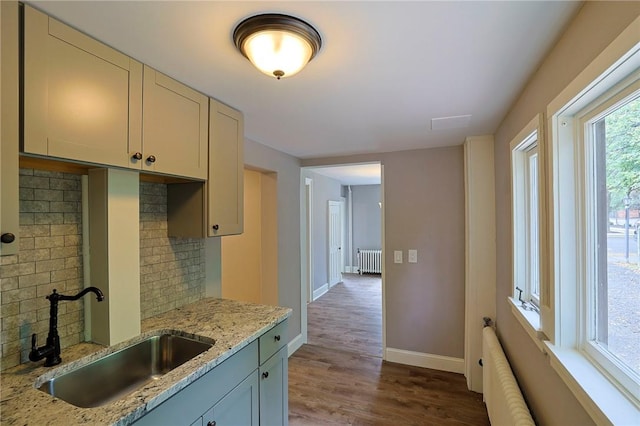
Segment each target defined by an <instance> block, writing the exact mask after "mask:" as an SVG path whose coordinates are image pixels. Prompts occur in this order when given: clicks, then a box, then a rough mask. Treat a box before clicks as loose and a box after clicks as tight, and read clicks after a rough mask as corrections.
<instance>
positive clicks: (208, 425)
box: [207, 420, 216, 426]
mask: <svg viewBox="0 0 640 426" xmlns="http://www.w3.org/2000/svg"><path fill="white" fill-rule="evenodd" d="M207 426H216V422H215V420H211V421H210V422H207Z"/></svg>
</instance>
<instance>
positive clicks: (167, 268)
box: [140, 182, 205, 319]
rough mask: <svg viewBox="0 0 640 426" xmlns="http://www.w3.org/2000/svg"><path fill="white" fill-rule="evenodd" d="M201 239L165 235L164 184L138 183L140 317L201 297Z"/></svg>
mask: <svg viewBox="0 0 640 426" xmlns="http://www.w3.org/2000/svg"><path fill="white" fill-rule="evenodd" d="M204 267H205V263H204V239H188V238H185V239H182V238H169V237H167V185H165V184H160V183H146V182H142V183H141V184H140V309H141V318H142V319H145V318H148V317H150V316H153V315H156V314H159V313H161V312H166V311H169V310H171V309H174V308H177V307H180V306H182V305H186V304H187V303H191V302H195V301H197V300H200V299H202V298H203V297H204V280H205V269H204Z"/></svg>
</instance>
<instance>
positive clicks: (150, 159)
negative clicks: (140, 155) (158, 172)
mask: <svg viewBox="0 0 640 426" xmlns="http://www.w3.org/2000/svg"><path fill="white" fill-rule="evenodd" d="M147 161H148V162H150V163H155V162H156V157H155V155H150V156H148V157H147Z"/></svg>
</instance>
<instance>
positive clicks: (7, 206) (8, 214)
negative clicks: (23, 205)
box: [0, 1, 20, 255]
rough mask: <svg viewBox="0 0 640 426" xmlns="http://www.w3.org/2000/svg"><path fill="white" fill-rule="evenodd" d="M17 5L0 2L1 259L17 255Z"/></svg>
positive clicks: (13, 2) (18, 121) (10, 2)
mask: <svg viewBox="0 0 640 426" xmlns="http://www.w3.org/2000/svg"><path fill="white" fill-rule="evenodd" d="M18 21H19V19H18V3H17V2H15V1H3V2H0V54H1V55H2V56H0V65H1V66H0V78H1V82H0V113H1V116H2V118H1V119H0V236H1V238H0V241H1V242H0V255H7V254H17V253H18V233H19V231H20V226H19V223H18V222H19V220H18V203H19V201H18V199H19V196H18V145H19V125H20V124H19V123H20V119H19V108H18V104H19V101H18V98H19V93H18V87H19V66H18V62H19V59H18V58H19V28H18Z"/></svg>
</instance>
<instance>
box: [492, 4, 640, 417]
mask: <svg viewBox="0 0 640 426" xmlns="http://www.w3.org/2000/svg"><path fill="white" fill-rule="evenodd" d="M639 14H640V2H586V3H585V5H584V6H583V7H582V9H581V10H580V11H579V12H578V14H577V15H576V17H575V18H574V20H573V22H572V23H571V24H570V25H569V26H568V28H567V29H566V31H565V33H564V34H563V35H562V36H561V38H560V39H559V40H558V42H557V44H556V45H555V46H554V47H553V49H552V50H551V51H550V52H549V54H548V55H547V57H546V58H545V59H544V61H543V62H542V64H541V66H540V67H539V69H538V70H537V71H536V73H535V74H534V75H533V76H532V78H531V79H530V81H529V83H528V84H527V86H526V87H525V89H524V91H523V92H522V93H521V95H520V97H519V99H518V100H517V101H516V102H515V104H514V105H513V106H512V107H511V108H510V110H509V112H508V114H507V115H506V117H505V119H504V120H503V122H502V124H501V125H500V127H499V128H498V130H497V132H496V134H495V174H496V225H497V226H496V229H497V265H496V267H497V271H496V272H497V288H496V297H497V300H496V304H497V324H498V332H499V337H500V340H501V342H502V344H503V346H504V348H505V351H506V352H507V355H508V357H509V359H510V362H511V365H512V368H513V369H514V371H515V373H516V376H517V378H518V382H519V383H520V386H521V387H522V389H523V393H524V395H525V398H526V399H527V402H528V404H529V406H530V408H531V410H532V412H533V414H534V417H535V419H536V421H537V422H538V424H541V425H565V424H566V425H569V424H571V425H589V424H593V422H592V420H591V419H590V417H589V416H588V415H587V414H586V412H585V411H584V409H583V408H582V406H581V405H580V404H579V403H578V402H577V401H576V399H575V398H574V397H573V395H572V393H571V392H570V391H569V390H568V388H567V387H566V385H565V384H564V382H563V381H562V380H560V378H559V377H558V376H557V374H556V373H555V371H554V370H553V369H552V368H551V367H550V366H549V362H548V360H547V359H546V358H545V356H544V355H543V354H542V353H541V352H540V351H539V350H538V349H537V348H536V346H535V345H534V344H533V342H532V341H531V339H530V338H529V336H528V335H527V334H526V333H525V331H524V330H523V329H522V327H521V326H520V325H519V323H518V322H517V321H515V320H514V318H513V316H512V314H511V311H510V307H509V305H508V303H507V300H506V299H507V296H509V295H510V294H511V269H512V258H511V250H512V247H511V239H512V235H511V218H510V209H511V196H510V175H509V170H510V169H509V167H510V166H509V164H510V152H509V141H510V140H511V139H512V138H513V137H514V136H515V135H516V134H517V133H518V131H520V130H521V129H522V128H523V127H524V126H525V125H526V124H527V123H528V122H529V120H531V119H532V118H533V117H534V116H535V114H537V113H539V112H545V110H546V106H547V104H548V103H549V102H550V101H551V100H552V99H553V98H555V96H556V95H558V93H559V92H560V91H561V90H562V89H563V88H564V87H565V86H566V85H567V84H568V83H569V82H571V81H572V80H573V79H574V78H575V77H576V76H577V74H578V73H579V72H580V71H582V70H583V69H584V68H585V67H586V66H587V65H588V64H589V63H590V62H591V61H592V60H593V59H594V58H595V57H596V56H597V55H598V54H599V53H600V52H601V51H602V50H603V49H604V48H605V47H606V46H607V45H608V44H609V43H610V42H611V41H612V40H613V39H614V38H615V37H616V36H617V35H618V34H619V33H620V32H621V31H622V30H623V29H624V28H625V27H626V26H627V25H628V24H629V23H631V21H633V19H635V18H636V17H637V16H638V15H639Z"/></svg>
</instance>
